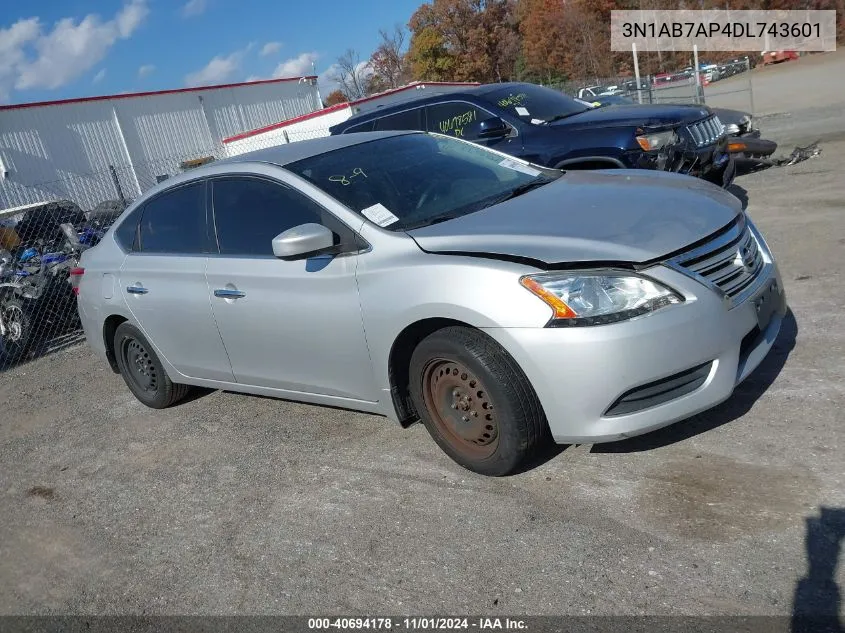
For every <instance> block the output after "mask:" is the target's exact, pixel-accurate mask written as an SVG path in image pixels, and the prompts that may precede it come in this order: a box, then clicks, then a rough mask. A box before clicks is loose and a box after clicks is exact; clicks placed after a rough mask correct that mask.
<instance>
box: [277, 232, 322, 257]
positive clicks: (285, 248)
mask: <svg viewBox="0 0 845 633" xmlns="http://www.w3.org/2000/svg"><path fill="white" fill-rule="evenodd" d="M333 247H334V233H332V232H331V230H329V229H328V228H326V227H325V226H323V225H322V224H315V223H308V224H300V225H299V226H295V227H293V228H291V229H288V230H287V231H285V232H284V233H280V234H279V235H277V236H276V237H274V238H273V255H275V256H276V257H280V258H282V259H302V258H305V257H308V256H314V255H319V254H321V253H324V252H325V251H327V250H329V249H331V248H333Z"/></svg>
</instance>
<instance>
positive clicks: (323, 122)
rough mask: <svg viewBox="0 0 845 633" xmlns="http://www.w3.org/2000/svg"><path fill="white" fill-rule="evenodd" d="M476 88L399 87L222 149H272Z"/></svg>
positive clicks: (251, 134) (242, 137) (233, 152)
mask: <svg viewBox="0 0 845 633" xmlns="http://www.w3.org/2000/svg"><path fill="white" fill-rule="evenodd" d="M477 85H479V84H477V83H456V82H437V81H433V82H422V81H415V82H413V83H410V84H408V85H407V86H402V87H401V88H394V89H393V90H386V91H385V92H381V93H378V94H374V95H371V96H369V97H364V98H363V99H357V100H355V101H350V102H349V103H340V104H338V105H334V106H330V107H328V108H324V109H323V110H319V111H317V112H311V113H309V114H303V115H301V116H298V117H294V118H291V119H287V120H284V121H280V122H278V123H274V124H272V125H266V126H264V127H260V128H257V129H254V130H250V131H248V132H242V133H240V134H236V135H234V136H231V137H229V138H225V139H223V145H224V146H225V149H226V155H227V156H237V155H238V154H244V153H246V152H251V151H253V150H256V149H264V148H266V147H274V146H276V145H283V144H285V143H293V142H296V141H302V140H305V139H309V138H318V137H321V136H329V128H330V127H331V126H333V125H337V124H338V123H342V122H343V121H346V119H348V118H349V117H351V116H353V115H355V114H359V113H362V112H370V111H372V110H376V109H378V108H383V107H385V106H390V105H395V104H396V103H401V102H403V101H410V100H412V99H419V98H421V97H430V96H432V95H437V94H443V93H448V92H458V91H461V90H466V89H467V88H470V87H472V86H477Z"/></svg>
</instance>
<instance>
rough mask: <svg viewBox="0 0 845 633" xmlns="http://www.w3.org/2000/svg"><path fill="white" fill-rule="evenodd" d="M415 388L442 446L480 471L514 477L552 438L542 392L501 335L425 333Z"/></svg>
mask: <svg viewBox="0 0 845 633" xmlns="http://www.w3.org/2000/svg"><path fill="white" fill-rule="evenodd" d="M409 369H410V371H409V376H410V392H411V398H412V399H413V401H414V405H415V406H416V409H417V412H418V414H419V416H420V419H421V420H422V422H423V424H424V425H425V427H426V429H427V430H428V432H429V434H430V435H431V437H432V439H434V441H435V442H437V444H438V446H440V448H441V449H442V450H443V451H444V452H445V453H446V454H447V455H449V457H451V458H452V459H453V460H454V461H455V462H457V463H458V464H460V465H461V466H463V467H464V468H467V469H469V470H472V471H474V472H477V473H480V474H482V475H490V476H502V475H508V474H510V473H512V472H513V471H515V470H516V469H517V468H519V467H520V466H522V465H523V464H525V463H526V461H528V460H529V459H531V458H532V457H533V456H534V455H535V454H536V452H537V450H538V449H539V448H540V447H541V446H542V445H543V444H544V443H545V442H546V441H547V440H548V436H549V433H548V424H547V422H546V416H545V414H544V413H543V409H542V407H541V406H540V402H539V400H538V399H537V395H536V394H535V393H534V389H533V387H532V386H531V383H529V382H528V378H527V377H526V376H525V374H524V373H523V372H522V370H521V369H520V367H519V365H517V363H516V361H515V360H514V359H513V358H512V357H511V356H510V354H508V353H507V351H505V350H504V349H503V348H502V347H501V346H500V345H499V344H498V343H497V342H496V341H494V340H493V339H492V338H490V337H489V336H487V335H486V334H484V333H483V332H480V331H478V330H474V329H471V328H468V327H459V326H454V327H447V328H443V329H442V330H438V331H437V332H434V333H433V334H431V335H429V336H428V337H426V338H425V339H423V340H422V341H421V342H420V343H419V345H417V347H416V349H415V350H414V352H413V354H412V355H411V362H410V368H409Z"/></svg>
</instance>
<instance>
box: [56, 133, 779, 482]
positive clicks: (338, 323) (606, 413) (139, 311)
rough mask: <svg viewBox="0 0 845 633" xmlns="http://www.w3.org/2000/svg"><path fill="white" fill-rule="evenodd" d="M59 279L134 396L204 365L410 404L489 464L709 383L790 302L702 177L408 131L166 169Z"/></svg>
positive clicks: (742, 363)
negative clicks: (553, 160)
mask: <svg viewBox="0 0 845 633" xmlns="http://www.w3.org/2000/svg"><path fill="white" fill-rule="evenodd" d="M72 280H73V282H74V284H75V286H76V290H77V292H78V306H79V313H80V316H81V318H82V323H83V326H84V328H85V333H86V335H87V338H88V342H89V344H90V345H91V346H92V347H93V348H94V349H95V350H96V351H97V352H99V353H100V354H101V355H102V356H103V357H104V358H105V359H107V360H108V362H109V363H110V365H111V367H112V368H113V370H114V371H116V372H120V373H121V374H122V375H123V377H124V379H125V381H126V384H127V386H128V387H129V389H130V390H131V391H132V393H133V394H135V396H136V397H137V398H138V399H139V400H140V401H141V402H142V403H144V404H145V405H147V406H149V407H153V408H163V407H167V406H170V405H172V404H175V403H176V402H178V401H179V400H180V399H181V398H183V397H184V396H185V395H186V393H187V392H188V390H189V388H190V386H194V385H196V386H203V387H211V388H219V389H227V390H232V391H240V392H246V393H252V394H261V395H266V396H275V397H279V398H286V399H291V400H298V401H302V402H311V403H317V404H323V405H332V406H338V407H345V408H349V409H356V410H360V411H366V412H371V413H376V414H380V415H383V416H386V417H388V418H390V419H392V420H394V421H396V422H398V423H400V424H402V425H408V424H411V423H413V422H415V421H417V420H421V421H422V422H423V424H425V426H426V428H427V429H428V431H429V433H430V434H431V436H432V437H433V439H434V440H435V441H436V442H437V443H438V444H439V445H440V447H441V448H442V449H443V450H444V451H445V452H446V453H447V454H448V455H449V456H450V457H451V458H452V459H454V460H455V461H456V462H458V463H459V464H461V465H463V466H464V467H466V468H469V469H471V470H474V471H476V472H479V473H483V474H487V475H503V474H507V473H510V472H513V471H514V470H515V469H517V468H519V467H520V466H521V465H522V464H524V463H525V462H526V460H527V459H528V458H530V457H531V455H532V454H533V453H534V452H535V451H536V450H537V449H538V448H539V447H540V446H541V445H542V444H543V443H544V442H547V441H549V440H553V441H555V442H558V443H570V442H578V443H590V442H607V441H613V440H618V439H622V438H626V437H630V436H633V435H637V434H640V433H645V432H647V431H650V430H653V429H657V428H659V427H662V426H665V425H667V424H670V423H672V422H675V421H678V420H682V419H684V418H687V417H689V416H691V415H693V414H696V413H698V412H700V411H703V410H705V409H708V408H710V407H713V406H714V405H716V404H717V403H719V402H721V401H723V400H725V399H726V398H728V397H729V396H730V395H731V393H732V392H733V390H734V388H735V386H736V385H737V384H739V383H740V382H741V381H742V380H743V379H744V378H745V377H746V376H748V374H749V373H750V372H751V371H752V370H753V369H754V368H755V367H756V366H757V365H759V363H760V362H761V361H762V360H763V358H764V357H765V356H766V354H767V353H768V351H769V349H770V348H771V346H772V344H773V342H774V339H775V337H776V336H777V334H778V331H779V329H780V326H781V321H782V318H783V316H784V314H785V312H786V298H785V294H784V290H783V286H782V283H781V279H780V276H779V273H778V269H777V266H776V264H775V262H774V259H773V257H772V254H771V252H770V250H769V248H768V247H767V246H766V243H765V241H764V239H763V237H762V236H761V235H760V233H759V231H758V230H757V229H756V228H755V226H754V225H753V223H752V222H751V220H750V218H749V217H748V216H747V215H746V214H745V213H744V212H743V210H742V208H741V205H740V204H739V201H738V200H737V199H736V198H735V197H734V196H733V195H731V194H730V193H727V192H725V191H722V190H721V189H719V188H718V187H716V186H714V185H711V184H708V183H706V182H703V181H701V180H698V179H694V178H691V177H688V176H680V175H675V174H669V173H662V172H647V171H636V172H632V171H630V170H625V171H622V170H619V171H612V170H607V171H591V172H590V171H583V172H562V171H559V170H551V169H545V168H542V167H538V166H536V165H533V164H530V163H526V162H524V161H521V160H518V159H515V158H513V157H511V156H508V155H506V154H503V153H500V152H497V151H494V150H492V149H489V148H485V147H481V146H479V145H476V144H471V143H467V142H464V141H462V140H459V139H454V138H448V137H443V136H439V135H432V134H424V133H416V132H414V133H367V134H350V135H343V136H336V137H330V138H324V139H318V140H313V141H303V142H299V143H293V144H290V145H283V146H281V147H276V148H272V149H267V150H261V151H258V152H253V153H250V154H244V155H242V156H238V157H236V158H232V159H227V160H224V161H219V162H217V163H213V164H211V165H207V166H205V167H202V168H199V169H196V170H192V171H191V172H189V173H185V174H182V175H180V176H177V177H175V178H172V179H170V180H167V181H166V182H164V183H161V184H160V185H158V186H157V187H155V188H154V189H153V190H151V191H149V192H147V193H146V194H145V195H144V196H142V197H141V198H140V199H139V200H137V201H136V202H135V203H134V204H133V205H132V206H131V207H129V208H128V209H127V210H126V211H125V212H124V214H123V215H122V216H121V217H120V219H119V220H118V221H117V222H116V223H115V225H114V226H113V227H112V229H111V230H110V231H109V233H108V234H107V235H106V237H105V238H104V239H103V240H102V241H101V243H100V244H99V245H98V246H96V247H94V248H92V249H90V250H89V251H87V252H86V253H85V254H84V255H83V257H82V260H81V264H80V268H79V269H77V270H75V271H74V274H73V277H72Z"/></svg>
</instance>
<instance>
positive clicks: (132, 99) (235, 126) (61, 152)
mask: <svg viewBox="0 0 845 633" xmlns="http://www.w3.org/2000/svg"><path fill="white" fill-rule="evenodd" d="M316 79H317V78H316V77H293V78H287V79H272V80H267V81H256V82H250V83H241V84H228V85H223V86H209V87H201V88H185V89H179V90H163V91H160V92H146V93H137V94H124V95H113V96H103V97H87V98H83V99H68V100H63V101H51V102H43V103H28V104H21V105H7V106H0V209H4V208H9V207H15V206H19V205H24V204H28V203H34V202H41V201H46V200H55V199H61V198H68V199H70V200H73V201H75V202H77V203H78V204H79V205H80V206H81V207H82V208H83V209H84V210H87V209H90V208H91V207H93V206H94V205H96V204H97V203H98V202H100V201H102V200H108V199H117V198H119V197H120V195H121V194H122V195H123V196H124V197H125V198H127V199H132V198H135V197H136V196H138V195H139V194H140V193H142V192H143V191H145V190H146V189H148V188H150V187H151V186H153V185H155V184H156V182H157V181H160V180H162V179H164V178H167V177H168V176H171V175H174V174H177V173H179V172H180V171H183V170H184V169H186V168H190V167H192V166H196V165H197V164H201V163H202V162H204V161H207V160H209V159H210V158H211V157H222V156H224V155H225V151H224V146H223V139H226V138H229V137H231V136H233V135H237V134H239V133H241V132H244V131H245V130H252V129H255V128H259V127H262V126H267V125H270V124H272V123H276V122H278V121H282V120H286V119H290V118H292V117H297V116H301V115H304V114H307V113H310V112H314V111H315V110H318V109H320V107H321V106H322V104H321V103H320V99H319V96H318V92H317V84H316ZM118 187H119V190H120V191H118Z"/></svg>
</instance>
